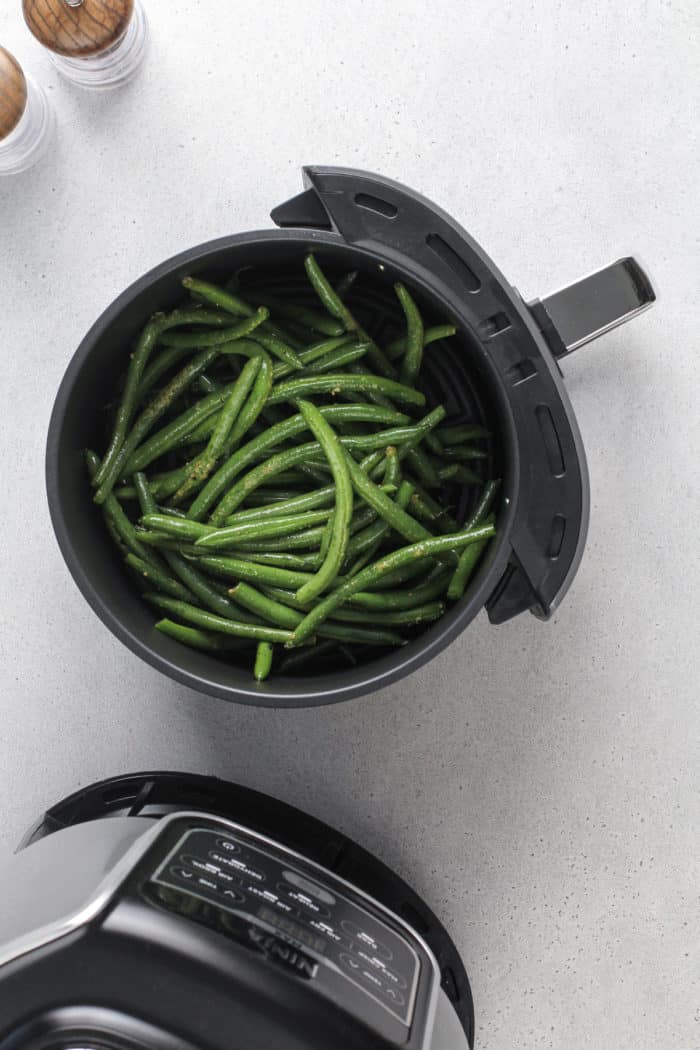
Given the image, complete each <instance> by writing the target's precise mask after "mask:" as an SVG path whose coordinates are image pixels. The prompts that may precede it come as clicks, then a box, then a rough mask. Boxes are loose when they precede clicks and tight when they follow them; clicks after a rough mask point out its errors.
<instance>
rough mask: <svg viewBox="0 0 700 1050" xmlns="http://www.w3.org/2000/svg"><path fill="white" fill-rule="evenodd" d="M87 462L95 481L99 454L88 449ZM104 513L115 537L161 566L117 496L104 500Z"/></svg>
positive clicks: (147, 559)
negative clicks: (144, 542) (139, 536)
mask: <svg viewBox="0 0 700 1050" xmlns="http://www.w3.org/2000/svg"><path fill="white" fill-rule="evenodd" d="M85 462H86V464H87V469H88V474H89V476H90V478H91V479H92V480H93V483H94V479H95V477H96V476H97V471H98V470H99V467H100V459H99V456H97V455H96V453H95V452H92V451H91V450H90V449H88V450H87V451H86V452H85ZM102 514H103V516H104V519H105V521H106V522H107V525H108V528H109V530H110V533H111V534H112V536H113V538H115V539H116V537H117V536H118V537H119V539H120V540H121V542H122V543H123V544H124V547H126V549H127V550H129V551H131V553H132V554H135V555H136V556H137V557H138V558H141V559H142V560H143V561H145V562H147V563H148V564H149V565H152V566H153V567H154V568H159V567H160V562H159V561H158V557H157V555H155V554H154V553H153V551H150V550H148V548H146V547H144V546H143V544H142V543H140V542H139V539H138V536H137V534H136V529H135V528H134V526H133V525H132V523H131V521H130V520H129V518H128V517H127V515H126V514H125V513H124V510H123V509H122V507H121V505H120V503H119V500H117V499H116V497H115V496H112V495H110V496H108V497H107V499H106V500H105V501H104V503H103V504H102Z"/></svg>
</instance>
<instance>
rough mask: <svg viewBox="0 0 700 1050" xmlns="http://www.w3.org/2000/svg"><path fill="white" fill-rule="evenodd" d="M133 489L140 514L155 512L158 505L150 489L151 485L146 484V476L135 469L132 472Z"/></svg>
mask: <svg viewBox="0 0 700 1050" xmlns="http://www.w3.org/2000/svg"><path fill="white" fill-rule="evenodd" d="M134 489H135V491H136V498H137V499H138V501H139V506H140V508H141V514H157V513H158V505H157V503H156V501H155V497H154V495H153V493H152V491H151V486H150V485H149V484H148V478H147V477H146V475H145V474H144V473H143V472H142V471H137V472H136V473H135V474H134Z"/></svg>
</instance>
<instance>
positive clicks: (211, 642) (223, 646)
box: [155, 618, 265, 653]
mask: <svg viewBox="0 0 700 1050" xmlns="http://www.w3.org/2000/svg"><path fill="white" fill-rule="evenodd" d="M155 628H156V630H157V631H160V633H161V634H166V635H167V636H168V637H169V638H174V639H175V641H176V642H182V644H183V645H187V646H189V648H190V649H201V650H203V651H204V652H211V653H219V652H227V651H229V650H231V649H233V648H236V647H237V646H238V645H240V642H238V641H237V640H236V639H234V638H222V637H221V636H220V635H216V634H212V633H210V632H209V631H200V630H199V629H198V628H196V627H185V626H184V624H181V623H175V621H174V620H168V619H167V618H166V619H164V620H159V621H158V623H157V624H156V625H155ZM261 644H263V645H264V644H265V643H264V642H263V643H261Z"/></svg>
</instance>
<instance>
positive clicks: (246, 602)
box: [230, 583, 403, 645]
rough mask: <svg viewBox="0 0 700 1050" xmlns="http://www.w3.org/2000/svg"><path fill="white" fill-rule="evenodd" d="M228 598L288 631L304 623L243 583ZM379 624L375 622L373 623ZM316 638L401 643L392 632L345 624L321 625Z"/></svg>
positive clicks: (301, 617) (278, 603) (383, 643)
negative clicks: (363, 628) (364, 628)
mask: <svg viewBox="0 0 700 1050" xmlns="http://www.w3.org/2000/svg"><path fill="white" fill-rule="evenodd" d="M230 593H231V595H232V596H233V597H234V599H235V600H236V601H237V602H238V603H239V604H240V605H243V606H244V607H245V608H246V609H248V610H249V611H250V612H254V613H255V614H256V615H257V616H258V617H260V619H262V620H267V621H268V622H269V623H272V624H276V625H278V626H280V627H286V628H287V629H288V630H294V628H295V627H298V626H299V624H300V623H301V622H302V620H303V619H304V614H303V613H301V612H297V611H296V610H294V609H291V608H290V607H289V606H288V605H284V604H283V603H282V602H278V601H275V600H274V599H273V598H269V597H267V595H265V594H263V593H261V592H260V591H258V590H256V589H255V587H251V586H250V584H247V583H239V584H237V586H236V587H232V588H231V592H230ZM376 622H379V621H376ZM319 637H321V638H334V639H336V640H340V641H344V642H359V643H361V644H365V645H367V644H369V645H403V639H402V638H401V636H400V635H397V634H395V633H394V632H393V631H378V630H377V629H376V628H373V629H372V630H371V631H364V630H362V629H361V628H357V627H352V628H351V627H349V626H348V625H347V624H338V623H324V624H323V625H322V626H321V627H320V628H319Z"/></svg>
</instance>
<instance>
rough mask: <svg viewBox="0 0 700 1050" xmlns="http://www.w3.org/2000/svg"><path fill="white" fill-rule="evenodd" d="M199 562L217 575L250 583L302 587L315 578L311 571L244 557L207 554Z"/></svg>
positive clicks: (198, 559)
mask: <svg viewBox="0 0 700 1050" xmlns="http://www.w3.org/2000/svg"><path fill="white" fill-rule="evenodd" d="M197 564H199V565H201V566H202V568H204V569H210V570H211V571H212V572H214V573H216V575H217V576H223V577H224V579H234V580H246V581H247V582H249V583H269V584H272V585H273V586H276V587H295V588H296V587H301V585H302V584H303V583H306V581H307V580H310V579H312V578H313V577H312V574H311V573H309V572H299V571H296V570H292V569H281V568H278V567H277V566H276V565H263V564H261V563H259V562H253V561H247V560H246V559H244V558H231V557H222V556H216V557H211V556H209V555H207V556H205V557H200V558H197Z"/></svg>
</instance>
